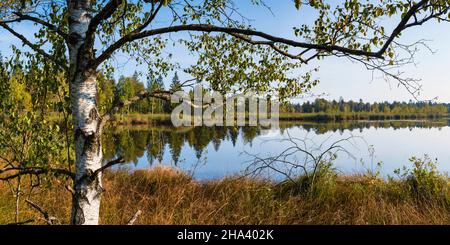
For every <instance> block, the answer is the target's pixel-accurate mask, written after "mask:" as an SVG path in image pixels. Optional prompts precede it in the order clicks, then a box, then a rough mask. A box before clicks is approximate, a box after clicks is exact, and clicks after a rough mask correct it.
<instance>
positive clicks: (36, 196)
mask: <svg viewBox="0 0 450 245" xmlns="http://www.w3.org/2000/svg"><path fill="white" fill-rule="evenodd" d="M63 186H64V183H62V182H59V183H58V182H55V183H54V184H53V186H52V187H49V188H50V189H40V190H35V191H34V192H33V194H32V195H31V196H23V197H22V202H21V210H22V213H21V215H20V219H21V220H25V219H28V218H35V217H39V215H38V214H37V213H36V212H35V211H33V210H31V209H30V208H29V207H28V206H26V204H25V203H24V202H23V199H25V198H30V199H32V200H33V201H35V202H36V203H39V204H40V205H42V207H43V208H44V209H46V210H47V211H48V212H49V213H50V214H52V215H54V216H57V217H59V218H60V219H61V221H62V222H63V223H68V221H69V215H70V208H69V207H70V195H69V192H68V191H66V190H65V189H64V188H63ZM104 187H105V189H106V192H105V193H104V195H103V199H102V208H101V223H102V224H124V223H126V222H127V220H128V219H129V218H130V217H131V216H132V215H133V214H134V213H135V212H136V210H138V209H140V210H142V215H141V216H140V217H139V218H138V220H137V222H136V223H137V224H449V223H450V212H449V211H450V207H449V205H448V201H447V199H446V198H444V197H441V196H438V197H436V198H428V199H426V200H424V199H418V198H417V197H415V196H414V195H410V194H409V191H408V189H407V188H405V183H403V182H401V181H392V180H391V181H385V180H380V179H377V178H374V177H366V176H347V177H343V176H341V177H339V176H337V177H336V179H335V180H333V181H331V182H329V184H327V185H323V186H321V188H320V190H316V191H315V192H314V193H303V192H301V191H299V190H297V189H296V188H297V187H296V185H293V184H275V183H272V182H269V181H264V180H254V179H245V178H237V177H230V178H226V179H223V180H219V181H209V182H198V181H195V180H193V179H191V178H190V177H189V176H187V175H185V174H183V173H181V172H178V171H176V170H174V169H171V168H162V167H157V168H154V169H152V170H139V171H133V172H129V171H124V170H120V171H114V172H107V173H105V178H104ZM13 221H14V198H13V197H12V196H11V194H10V192H9V191H8V188H7V186H6V185H5V183H0V223H9V222H13ZM39 223H43V222H42V221H40V222H39Z"/></svg>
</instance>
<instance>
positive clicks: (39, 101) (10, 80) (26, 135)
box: [0, 60, 70, 180]
mask: <svg viewBox="0 0 450 245" xmlns="http://www.w3.org/2000/svg"><path fill="white" fill-rule="evenodd" d="M0 67H1V68H0V73H1V77H0V84H1V85H0V87H1V88H2V92H1V95H0V111H1V112H2V113H1V115H0V159H1V160H0V162H2V163H3V165H2V167H6V168H22V169H26V168H28V167H39V168H43V169H46V168H51V167H55V166H63V167H67V164H68V163H69V161H70V159H69V157H70V156H67V155H64V154H61V152H64V149H66V147H70V145H67V141H66V139H65V138H64V136H63V135H64V134H63V133H62V129H61V128H60V125H58V124H55V123H54V122H50V121H48V120H47V117H48V112H49V111H50V110H51V109H53V108H54V107H55V106H56V104H57V103H58V102H59V100H58V98H57V97H56V96H55V94H56V93H57V91H56V90H55V89H56V88H57V86H56V85H54V83H57V82H58V79H59V77H58V76H57V73H56V72H55V73H53V74H56V75H55V76H51V75H49V72H54V71H52V70H51V67H43V68H39V67H38V65H37V63H36V60H31V61H30V63H29V65H27V66H19V65H17V63H16V62H15V61H14V60H11V62H10V63H9V65H8V64H6V63H4V62H3V61H2V62H1V63H0ZM43 179H45V178H41V180H43Z"/></svg>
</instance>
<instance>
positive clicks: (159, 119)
mask: <svg viewBox="0 0 450 245" xmlns="http://www.w3.org/2000/svg"><path fill="white" fill-rule="evenodd" d="M444 117H448V115H447V114H433V113H429V114H426V113H402V114H388V113H370V112H358V113H280V115H279V120H280V121H306V122H340V121H353V120H407V119H411V120H416V119H438V118H444ZM115 122H116V123H117V124H119V125H161V124H163V125H166V124H167V125H169V124H171V119H170V114H122V115H117V116H115Z"/></svg>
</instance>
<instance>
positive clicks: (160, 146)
mask: <svg viewBox="0 0 450 245" xmlns="http://www.w3.org/2000/svg"><path fill="white" fill-rule="evenodd" d="M449 125H450V124H449V120H447V119H446V120H438V121H376V122H373V121H372V122H367V121H366V122H364V121H361V122H343V123H301V122H297V123H295V122H288V123H283V122H281V123H280V127H279V128H271V129H264V128H258V127H234V128H233V127H228V128H227V127H195V128H173V127H168V126H157V127H155V126H152V127H150V126H145V127H143V126H132V127H119V128H116V129H114V130H110V131H109V132H107V134H106V135H105V138H104V147H105V149H106V152H105V158H106V159H107V160H108V159H113V158H115V157H116V156H119V155H120V156H123V157H125V159H126V160H127V162H129V163H128V164H125V165H122V166H120V167H126V168H138V169H145V168H151V167H154V166H157V165H158V164H163V165H170V166H175V167H177V168H180V169H182V170H184V171H186V172H188V173H190V174H192V175H193V176H194V177H195V178H197V179H200V180H203V179H216V178H221V177H224V176H229V175H235V174H243V173H247V172H248V170H249V169H248V167H249V166H250V169H254V168H255V167H256V165H251V164H252V163H253V164H254V160H255V159H266V161H267V158H270V157H274V156H277V155H279V154H280V153H281V152H283V151H284V150H286V149H287V148H289V147H291V146H293V145H294V143H295V142H296V143H297V145H298V146H299V147H300V148H301V149H304V150H307V151H308V152H310V153H311V154H312V155H313V156H316V157H317V156H319V155H320V154H321V153H323V152H324V151H325V150H326V149H327V148H329V147H330V146H332V145H333V143H335V142H337V141H339V140H341V141H340V142H339V143H335V146H339V148H338V147H336V148H334V150H333V151H332V152H333V153H336V156H337V158H336V159H335V160H334V161H333V166H334V167H335V168H336V170H337V171H339V172H342V173H355V172H365V171H377V170H379V171H380V172H381V174H382V175H383V176H388V175H394V174H393V171H394V170H395V169H397V168H401V167H403V166H411V164H410V162H409V161H408V159H409V158H410V157H412V156H418V157H423V156H424V154H427V155H428V156H429V157H430V158H432V159H437V161H438V162H439V165H438V168H439V170H441V171H444V172H450V127H449ZM288 139H291V140H288ZM344 139H347V140H344ZM305 157H306V155H305V154H304V153H301V152H293V153H292V154H291V155H289V156H288V157H286V161H289V162H294V163H296V164H302V165H303V164H304V162H305V159H306V158H305ZM324 157H325V158H327V157H330V155H329V154H324ZM260 163H261V162H260ZM378 163H381V168H380V167H378ZM274 166H275V165H274ZM289 166H290V165H289ZM306 166H307V167H308V166H310V163H309V165H308V164H307V165H306ZM252 167H253V168H252ZM287 167H288V165H286V164H285V165H282V164H281V165H280V164H277V165H276V169H277V170H279V169H282V170H283V171H287V170H288V168H287ZM261 174H262V175H263V176H265V177H270V178H274V179H281V178H283V175H281V174H279V173H277V171H274V170H265V171H263V172H262V173H261Z"/></svg>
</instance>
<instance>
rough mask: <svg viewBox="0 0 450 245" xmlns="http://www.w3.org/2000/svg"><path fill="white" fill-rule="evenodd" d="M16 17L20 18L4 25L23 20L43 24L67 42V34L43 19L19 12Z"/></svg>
mask: <svg viewBox="0 0 450 245" xmlns="http://www.w3.org/2000/svg"><path fill="white" fill-rule="evenodd" d="M14 14H15V15H17V16H18V17H19V18H17V19H14V20H9V21H5V22H3V23H12V22H20V21H22V20H29V21H32V22H35V23H38V24H41V25H43V26H45V27H47V28H48V29H50V30H51V31H53V32H55V33H57V34H58V35H60V36H61V37H62V38H64V40H66V41H67V33H65V32H63V31H62V30H61V29H60V28H58V27H57V26H55V25H53V24H50V23H48V22H46V21H44V20H42V19H39V18H36V17H33V16H30V15H26V14H22V13H19V12H14Z"/></svg>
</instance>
